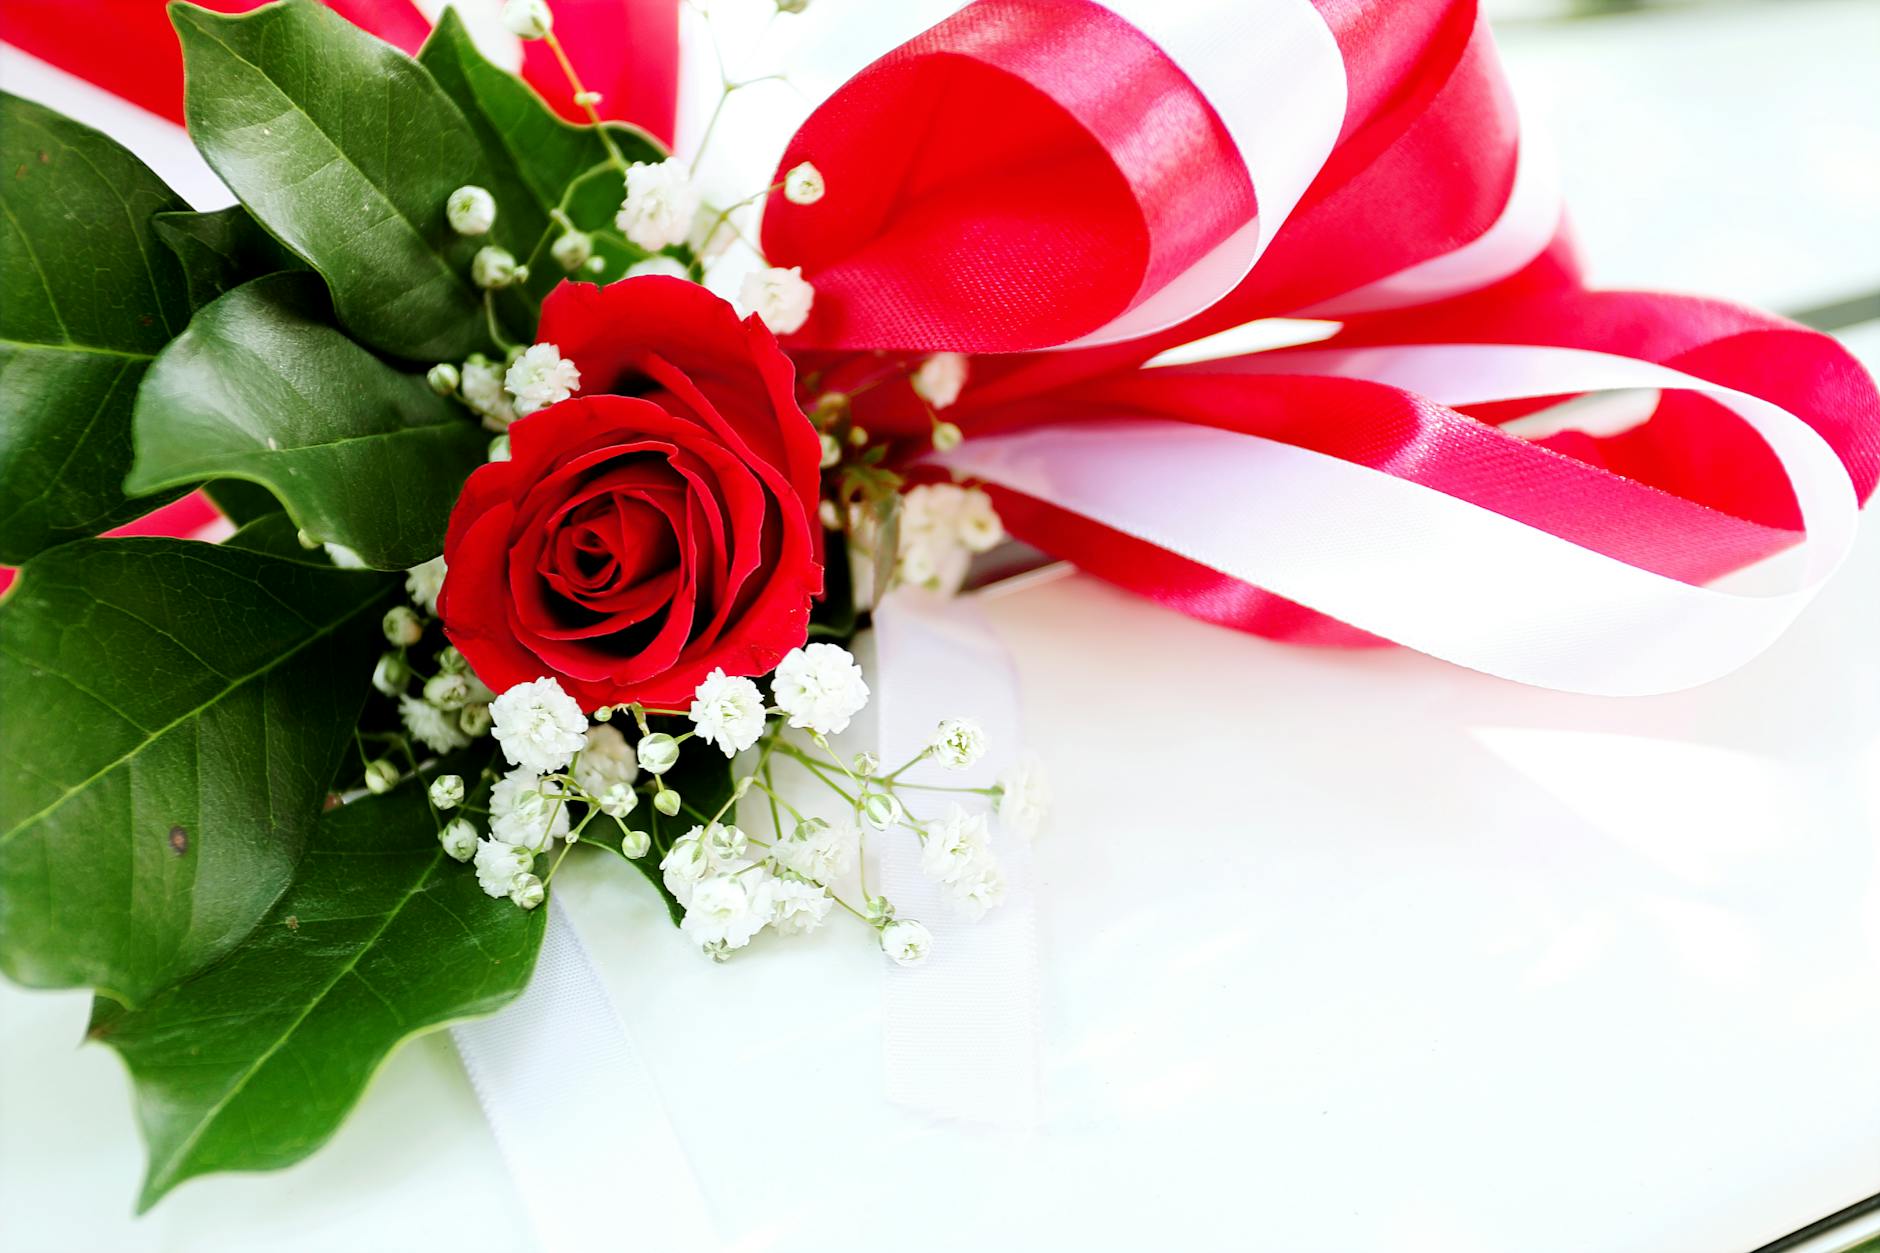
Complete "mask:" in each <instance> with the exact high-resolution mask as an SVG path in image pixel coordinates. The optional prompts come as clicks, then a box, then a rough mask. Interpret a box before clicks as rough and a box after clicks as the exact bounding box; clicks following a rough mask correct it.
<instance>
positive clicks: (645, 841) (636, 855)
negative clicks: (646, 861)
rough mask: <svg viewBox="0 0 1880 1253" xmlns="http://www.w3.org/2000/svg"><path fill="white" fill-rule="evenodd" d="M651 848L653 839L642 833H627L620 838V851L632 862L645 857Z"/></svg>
mask: <svg viewBox="0 0 1880 1253" xmlns="http://www.w3.org/2000/svg"><path fill="white" fill-rule="evenodd" d="M652 847H653V837H652V836H650V835H648V834H647V833H646V832H644V831H628V832H627V833H625V834H624V835H622V836H621V837H620V851H621V852H622V853H624V854H626V855H627V856H628V857H631V858H632V859H633V860H634V861H638V860H639V859H640V858H642V857H644V856H646V854H647V852H648V851H649V850H650V849H651V848H652Z"/></svg>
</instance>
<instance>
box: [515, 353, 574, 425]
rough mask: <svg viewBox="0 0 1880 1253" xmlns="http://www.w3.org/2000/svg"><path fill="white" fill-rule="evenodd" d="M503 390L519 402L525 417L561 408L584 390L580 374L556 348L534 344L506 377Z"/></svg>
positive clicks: (518, 405) (520, 411)
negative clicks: (552, 406)
mask: <svg viewBox="0 0 1880 1253" xmlns="http://www.w3.org/2000/svg"><path fill="white" fill-rule="evenodd" d="M503 386H504V387H505V388H506V389H508V391H509V394H510V395H511V396H514V397H515V398H516V412H517V413H518V414H520V415H521V416H523V417H527V416H528V415H529V414H531V413H534V412H535V411H536V410H538V409H546V408H548V407H549V406H550V405H554V404H560V403H561V402H562V401H564V400H566V399H568V397H570V396H572V395H574V394H575V393H576V392H578V391H580V390H581V371H580V370H578V369H576V368H575V364H574V362H572V361H569V360H568V359H567V358H565V357H563V356H562V355H561V349H559V348H557V347H555V345H553V344H531V345H530V346H529V347H528V348H527V349H526V350H525V351H524V352H523V354H522V355H521V356H520V357H517V358H516V360H515V362H514V363H513V364H511V365H510V367H509V372H508V373H507V374H505V375H504V376H503Z"/></svg>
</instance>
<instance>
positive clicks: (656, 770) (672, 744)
mask: <svg viewBox="0 0 1880 1253" xmlns="http://www.w3.org/2000/svg"><path fill="white" fill-rule="evenodd" d="M637 756H638V757H639V759H640V768H641V769H642V770H644V771H646V773H648V774H665V773H666V772H667V771H668V770H670V769H672V768H673V767H674V766H676V765H677V764H678V763H679V741H678V740H675V739H673V738H672V737H671V736H670V735H667V734H666V733H665V732H664V731H655V732H653V733H652V734H651V735H643V736H641V737H640V747H639V749H638V750H637Z"/></svg>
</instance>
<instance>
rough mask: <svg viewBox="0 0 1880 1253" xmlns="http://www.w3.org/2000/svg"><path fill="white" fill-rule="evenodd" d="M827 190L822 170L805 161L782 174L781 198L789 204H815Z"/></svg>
mask: <svg viewBox="0 0 1880 1253" xmlns="http://www.w3.org/2000/svg"><path fill="white" fill-rule="evenodd" d="M828 190H829V189H828V186H827V185H826V184H825V183H824V182H823V176H822V171H821V170H819V169H817V168H816V167H815V166H813V165H811V164H810V163H809V162H807V161H805V162H803V163H802V164H801V165H798V166H795V167H793V168H792V169H791V170H790V172H789V173H788V174H785V175H784V176H783V198H784V199H785V200H788V201H789V202H790V203H791V204H815V203H816V202H817V201H818V200H821V199H822V198H823V193H825V192H826V191H828Z"/></svg>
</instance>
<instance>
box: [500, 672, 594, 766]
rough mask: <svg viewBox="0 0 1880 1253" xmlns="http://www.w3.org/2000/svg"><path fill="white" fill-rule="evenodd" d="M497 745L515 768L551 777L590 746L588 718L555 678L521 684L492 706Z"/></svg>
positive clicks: (505, 693)
mask: <svg viewBox="0 0 1880 1253" xmlns="http://www.w3.org/2000/svg"><path fill="white" fill-rule="evenodd" d="M490 716H491V718H493V719H494V720H495V724H496V742H497V743H498V744H501V745H502V746H503V756H504V757H506V758H508V759H509V764H510V765H512V766H526V767H528V768H529V769H530V770H534V771H537V772H539V773H542V774H547V773H549V772H550V771H554V770H560V769H561V768H562V767H563V766H566V765H567V764H568V761H569V759H570V758H572V757H573V756H574V755H575V754H576V753H577V752H579V751H581V748H582V746H583V745H585V744H586V743H587V728H588V720H587V715H586V714H583V713H582V712H581V706H579V705H577V704H576V703H575V700H574V697H572V696H570V695H568V693H566V692H564V691H562V690H561V684H559V683H557V682H556V681H555V680H554V679H552V678H541V679H536V680H534V681H533V682H530V683H518V684H516V685H515V686H514V687H512V688H510V689H509V690H508V691H507V692H504V693H503V694H502V695H501V696H498V697H497V698H496V699H495V700H494V701H492V702H491V704H490Z"/></svg>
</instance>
